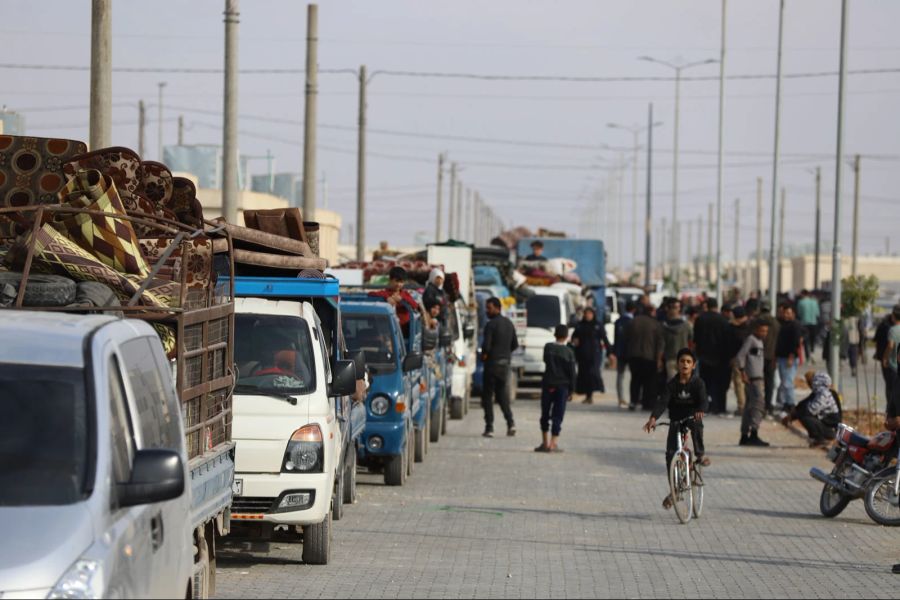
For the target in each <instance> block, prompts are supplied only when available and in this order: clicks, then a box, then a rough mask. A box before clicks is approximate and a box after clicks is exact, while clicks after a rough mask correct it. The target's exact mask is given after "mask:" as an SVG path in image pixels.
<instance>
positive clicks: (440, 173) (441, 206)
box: [434, 153, 444, 244]
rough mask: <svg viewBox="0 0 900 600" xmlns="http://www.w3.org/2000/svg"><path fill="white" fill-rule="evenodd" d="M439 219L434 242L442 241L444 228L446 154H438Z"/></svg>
mask: <svg viewBox="0 0 900 600" xmlns="http://www.w3.org/2000/svg"><path fill="white" fill-rule="evenodd" d="M437 175H438V177H437V219H436V223H435V226H434V242H435V243H436V244H437V243H440V241H441V230H442V229H443V228H444V223H443V217H444V214H443V213H444V198H443V196H444V154H443V153H441V154H438V173H437Z"/></svg>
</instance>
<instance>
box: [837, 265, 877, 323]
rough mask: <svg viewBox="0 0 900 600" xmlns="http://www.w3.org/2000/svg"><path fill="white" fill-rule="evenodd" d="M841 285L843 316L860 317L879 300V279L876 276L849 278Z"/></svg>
mask: <svg viewBox="0 0 900 600" xmlns="http://www.w3.org/2000/svg"><path fill="white" fill-rule="evenodd" d="M841 284H842V285H843V289H842V290H841V304H843V310H842V313H843V316H846V317H858V316H860V315H862V314H863V313H864V312H865V311H866V309H867V308H869V307H870V306H871V305H872V303H873V302H875V300H876V299H877V298H878V287H879V283H878V278H877V277H875V276H874V275H857V276H856V277H847V278H846V279H844V280H843V281H842V282H841Z"/></svg>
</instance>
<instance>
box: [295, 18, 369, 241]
mask: <svg viewBox="0 0 900 600" xmlns="http://www.w3.org/2000/svg"><path fill="white" fill-rule="evenodd" d="M306 9H307V10H306V112H305V117H304V121H303V127H304V133H305V135H304V137H303V219H304V220H306V221H314V220H315V218H316V119H317V103H318V93H319V5H318V4H310V5H309V6H307V7H306ZM364 75H365V67H363V68H361V69H360V87H361V88H362V89H361V90H360V103H361V104H362V105H363V112H365V87H366V81H365V79H363V78H362V77H363V76H364ZM363 120H365V119H363ZM360 129H364V127H362V126H361V127H360ZM363 138H365V134H363ZM362 150H363V151H364V150H365V149H364V148H363V149H362ZM357 191H358V190H357ZM358 212H359V207H358V206H357V213H358ZM356 225H357V232H356V240H357V241H356V246H357V247H356V252H357V253H359V240H360V234H364V233H365V231H364V230H365V227H364V223H357V224H356ZM363 240H365V237H363Z"/></svg>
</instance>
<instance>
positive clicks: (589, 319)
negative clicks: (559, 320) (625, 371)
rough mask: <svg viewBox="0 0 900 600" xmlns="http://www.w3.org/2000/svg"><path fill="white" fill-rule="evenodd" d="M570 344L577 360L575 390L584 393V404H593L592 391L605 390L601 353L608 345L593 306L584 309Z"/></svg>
mask: <svg viewBox="0 0 900 600" xmlns="http://www.w3.org/2000/svg"><path fill="white" fill-rule="evenodd" d="M572 346H574V348H575V358H576V360H577V361H578V379H577V381H576V386H575V388H576V390H575V391H576V392H578V393H579V394H585V399H584V403H585V404H593V403H594V392H600V393H601V394H602V393H605V392H606V386H605V385H604V384H603V355H604V352H605V350H606V349H607V348H609V347H610V344H609V339H608V338H607V337H606V329H605V328H604V327H603V323H601V322H600V321H598V320H597V312H596V311H595V310H594V309H593V308H590V307H588V308H586V309H584V318H582V320H581V321H580V322H579V323H578V325H577V326H576V327H575V331H574V332H573V333H572Z"/></svg>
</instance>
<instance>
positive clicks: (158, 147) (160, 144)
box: [141, 14, 236, 162]
mask: <svg viewBox="0 0 900 600" xmlns="http://www.w3.org/2000/svg"><path fill="white" fill-rule="evenodd" d="M235 18H236V17H235ZM225 19H226V22H225V32H226V33H227V32H228V21H227V19H228V16H227V14H226V16H225ZM225 46H226V54H227V47H228V40H227V39H226V40H225ZM225 59H226V61H227V60H228V57H227V55H226V57H225ZM225 72H226V75H227V73H228V65H226V66H225ZM225 80H226V84H227V81H228V77H227V76H226V78H225ZM156 85H157V87H159V105H158V106H157V109H158V110H157V117H156V133H157V138H158V139H157V145H156V153H157V159H156V160H158V161H159V162H163V88H164V87H166V82H165V81H160V82H159V83H157V84H156ZM235 100H236V99H235ZM225 102H226V112H225V115H224V117H225V120H226V121H227V120H228V112H227V103H228V93H227V91H226V94H225ZM223 130H224V127H223ZM141 158H143V157H141Z"/></svg>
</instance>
